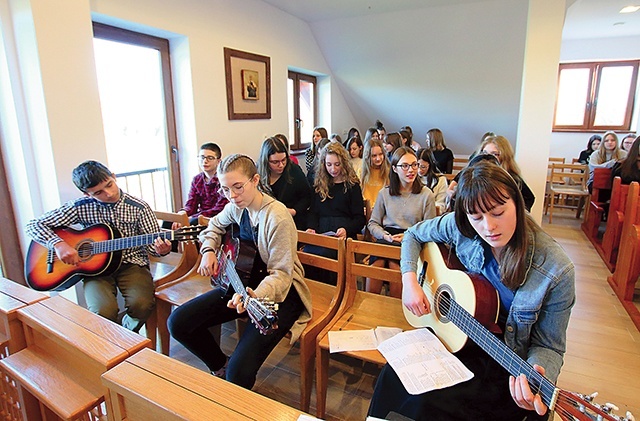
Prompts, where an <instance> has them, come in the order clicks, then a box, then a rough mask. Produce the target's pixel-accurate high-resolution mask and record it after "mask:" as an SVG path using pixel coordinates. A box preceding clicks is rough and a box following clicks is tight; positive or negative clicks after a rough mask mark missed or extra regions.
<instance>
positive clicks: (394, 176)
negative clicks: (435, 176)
mask: <svg viewBox="0 0 640 421" xmlns="http://www.w3.org/2000/svg"><path fill="white" fill-rule="evenodd" d="M407 154H409V155H413V156H416V153H415V152H414V151H413V149H411V148H410V147H408V146H401V147H399V148H398V149H396V150H395V152H394V153H393V156H391V167H392V168H395V171H391V173H389V194H390V195H391V196H400V195H401V193H400V187H401V185H402V183H401V182H400V176H399V175H398V173H397V172H396V171H398V167H397V165H398V162H399V161H400V160H401V159H402V157H403V156H405V155H407ZM416 162H418V160H417V158H416ZM420 192H422V181H420V177H419V176H418V169H417V168H416V178H414V179H413V183H411V194H420Z"/></svg>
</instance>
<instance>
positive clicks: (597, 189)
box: [581, 168, 613, 244]
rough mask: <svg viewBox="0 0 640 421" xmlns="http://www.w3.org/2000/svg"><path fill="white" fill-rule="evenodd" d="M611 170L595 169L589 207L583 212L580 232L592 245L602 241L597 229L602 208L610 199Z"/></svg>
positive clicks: (600, 219) (602, 212)
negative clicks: (582, 232)
mask: <svg viewBox="0 0 640 421" xmlns="http://www.w3.org/2000/svg"><path fill="white" fill-rule="evenodd" d="M612 184H613V183H612V181H611V168H595V169H594V171H593V184H592V186H591V197H590V200H589V205H588V206H587V208H586V210H585V211H584V221H583V222H582V225H581V227H582V231H584V233H585V235H586V236H587V238H588V239H589V241H591V243H592V244H595V243H596V242H598V243H601V242H602V241H601V240H600V239H599V238H598V228H599V227H600V222H601V221H602V216H603V215H604V206H605V204H608V202H609V200H610V199H611V187H612Z"/></svg>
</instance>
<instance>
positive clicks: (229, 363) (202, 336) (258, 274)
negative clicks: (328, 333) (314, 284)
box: [168, 154, 312, 389]
mask: <svg viewBox="0 0 640 421" xmlns="http://www.w3.org/2000/svg"><path fill="white" fill-rule="evenodd" d="M218 177H219V178H220V185H221V186H222V187H221V190H222V192H223V194H224V195H225V196H226V197H227V198H228V199H229V201H230V203H229V204H227V205H226V206H225V207H224V209H223V210H222V212H220V213H219V214H218V215H216V216H214V217H213V218H211V220H210V221H209V226H208V227H207V229H206V230H204V231H203V232H202V233H201V234H200V236H199V240H200V242H201V243H202V246H201V247H200V254H201V255H202V258H201V261H200V265H199V267H198V273H199V274H200V275H202V276H213V275H218V271H219V270H220V266H219V262H218V259H217V255H216V252H217V250H218V249H219V248H220V245H221V243H222V240H223V236H224V235H225V233H226V232H227V228H228V227H230V226H232V225H233V224H237V225H238V226H239V227H240V229H239V231H240V232H239V237H240V240H241V241H243V242H244V244H245V245H247V246H254V247H255V248H256V249H257V254H256V256H255V258H254V260H253V267H251V268H248V271H249V273H250V275H248V276H247V278H248V279H246V282H247V283H246V290H247V293H248V294H249V295H250V296H251V297H260V298H265V299H268V300H271V301H273V302H275V303H278V310H277V315H278V322H277V328H276V329H275V331H273V332H272V333H270V334H267V335H263V334H261V333H260V331H259V330H258V329H257V328H256V326H255V325H253V324H252V323H249V324H247V326H246V328H245V330H244V332H243V334H242V336H241V337H240V339H239V341H238V345H237V346H236V349H235V350H234V352H233V354H232V355H231V356H230V357H227V355H225V353H224V352H222V350H221V349H220V346H219V344H218V343H217V342H216V340H215V338H214V335H213V334H212V333H211V332H210V330H209V328H211V327H213V326H217V325H221V324H222V323H225V322H228V321H230V320H234V319H237V318H238V317H241V316H242V313H244V312H245V308H244V305H243V300H242V296H241V295H239V294H237V293H234V290H233V288H231V287H230V288H229V290H228V291H225V290H224V289H222V288H221V287H217V288H214V289H212V290H211V291H209V292H207V293H205V294H202V295H200V296H198V297H196V298H194V299H192V300H191V301H189V302H187V303H185V304H183V305H181V306H179V307H177V308H176V309H175V310H174V311H173V313H172V314H171V316H170V317H169V320H168V327H169V331H170V332H171V335H172V336H173V337H174V338H175V339H176V340H177V341H178V342H180V343H181V344H183V345H184V346H185V348H187V349H188V350H189V351H191V352H192V353H193V354H195V355H196V356H197V357H198V358H200V359H201V360H202V361H203V362H204V363H205V364H206V365H207V367H208V368H209V370H211V373H212V374H214V375H215V376H218V377H221V378H226V380H228V381H230V382H232V383H235V384H237V385H239V386H242V387H245V388H247V389H251V388H252V387H253V385H254V383H255V380H256V374H257V373H258V369H259V368H260V366H262V364H263V363H264V361H265V359H266V358H267V357H268V356H269V354H270V353H271V351H272V350H273V349H274V348H275V346H276V345H277V344H278V342H280V340H281V339H282V338H283V337H284V336H285V335H286V334H287V332H289V331H290V332H291V343H294V342H295V341H296V340H297V339H298V337H299V336H300V334H301V333H302V331H303V330H304V328H305V326H306V324H307V322H308V321H309V320H310V318H311V309H312V307H311V293H310V291H309V288H308V287H307V285H306V284H305V282H304V271H303V269H302V265H301V263H300V260H298V255H297V242H298V233H297V230H296V226H295V224H294V222H293V218H292V217H291V214H290V213H289V211H288V210H287V208H286V207H285V206H284V205H283V204H282V203H280V202H278V201H277V200H275V199H274V198H273V197H271V196H269V195H267V194H264V193H263V191H262V187H261V180H260V175H259V174H258V170H257V168H256V166H255V164H254V162H253V160H252V159H251V158H249V157H248V156H246V155H239V154H235V155H230V156H228V157H227V158H225V159H224V160H223V161H222V162H221V163H220V166H219V168H218Z"/></svg>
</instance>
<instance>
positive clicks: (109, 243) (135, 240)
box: [91, 231, 174, 254]
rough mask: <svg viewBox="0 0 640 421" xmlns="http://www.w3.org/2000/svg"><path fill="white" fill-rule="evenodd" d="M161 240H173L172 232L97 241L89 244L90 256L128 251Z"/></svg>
mask: <svg viewBox="0 0 640 421" xmlns="http://www.w3.org/2000/svg"><path fill="white" fill-rule="evenodd" d="M158 237H160V238H161V239H163V240H173V239H174V231H161V232H154V233H153V234H142V235H136V236H134V237H123V238H114V239H113V240H105V241H97V242H94V243H91V254H100V253H110V252H113V251H118V250H124V249H129V248H133V247H139V246H146V245H148V244H152V243H153V242H154V241H155V239H156V238H158Z"/></svg>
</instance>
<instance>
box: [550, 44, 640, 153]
mask: <svg viewBox="0 0 640 421" xmlns="http://www.w3.org/2000/svg"><path fill="white" fill-rule="evenodd" d="M638 59H640V37H626V38H602V39H584V40H569V41H564V42H563V43H562V49H561V51H560V62H571V61H599V60H638ZM635 102H636V103H635V107H634V117H633V119H632V125H631V129H632V131H634V132H636V131H638V117H639V116H640V85H639V88H638V90H637V91H636V101H635ZM592 134H593V133H553V135H552V138H551V148H550V151H549V153H550V156H556V157H564V158H566V160H567V161H568V162H571V159H572V158H577V157H578V155H580V151H582V150H583V149H585V148H586V146H587V140H589V137H591V135H592ZM600 134H602V133H600Z"/></svg>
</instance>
